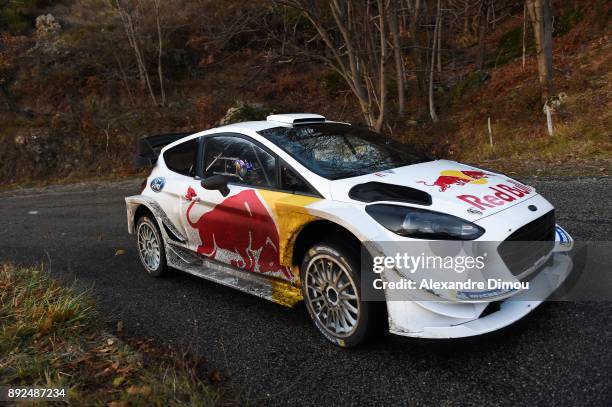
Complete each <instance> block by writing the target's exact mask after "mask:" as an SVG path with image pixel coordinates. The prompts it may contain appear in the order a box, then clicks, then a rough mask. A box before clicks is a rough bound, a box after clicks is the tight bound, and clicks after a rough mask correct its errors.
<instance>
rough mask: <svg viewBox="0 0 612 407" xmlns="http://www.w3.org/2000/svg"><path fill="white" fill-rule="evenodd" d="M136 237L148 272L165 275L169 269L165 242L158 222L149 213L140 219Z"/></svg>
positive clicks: (141, 258)
mask: <svg viewBox="0 0 612 407" xmlns="http://www.w3.org/2000/svg"><path fill="white" fill-rule="evenodd" d="M136 237H137V248H138V256H139V257H140V262H141V263H142V265H143V266H144V268H145V270H146V272H147V273H148V274H149V275H151V276H153V277H159V276H161V275H163V274H164V273H165V272H166V269H167V264H166V253H165V250H164V242H163V239H162V236H161V233H160V231H159V228H158V227H157V223H156V222H155V220H153V219H152V218H151V217H149V215H144V216H142V217H140V219H138V222H137V223H136Z"/></svg>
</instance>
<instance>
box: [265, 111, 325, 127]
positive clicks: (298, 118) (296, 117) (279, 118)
mask: <svg viewBox="0 0 612 407" xmlns="http://www.w3.org/2000/svg"><path fill="white" fill-rule="evenodd" d="M266 120H267V121H269V122H275V123H282V124H289V125H295V124H311V123H325V117H324V116H321V115H319V114H312V113H290V114H273V115H270V116H268V117H267V119H266Z"/></svg>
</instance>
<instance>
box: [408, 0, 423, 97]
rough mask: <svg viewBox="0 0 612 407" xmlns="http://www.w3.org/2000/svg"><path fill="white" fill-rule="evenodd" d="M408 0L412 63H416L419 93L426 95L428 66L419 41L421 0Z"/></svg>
mask: <svg viewBox="0 0 612 407" xmlns="http://www.w3.org/2000/svg"><path fill="white" fill-rule="evenodd" d="M411 1H412V0H407V4H408V5H409V10H410V39H411V40H412V47H411V52H410V54H411V55H410V56H411V58H412V64H413V65H414V70H415V75H416V78H417V85H418V91H419V94H421V95H425V75H426V74H425V72H426V68H425V66H424V65H426V63H425V64H424V63H423V58H422V55H421V44H420V43H419V38H418V34H419V17H420V13H421V0H414V4H412V3H411Z"/></svg>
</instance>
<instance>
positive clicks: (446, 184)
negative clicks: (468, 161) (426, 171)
mask: <svg viewBox="0 0 612 407" xmlns="http://www.w3.org/2000/svg"><path fill="white" fill-rule="evenodd" d="M489 175H490V174H487V173H486V172H483V171H471V170H466V171H457V170H445V171H442V172H440V176H439V177H438V178H437V179H436V180H435V181H434V182H433V184H428V183H426V182H425V181H418V182H419V183H420V184H425V185H427V186H430V187H433V186H437V187H438V188H439V189H440V192H444V191H446V190H447V189H449V188H450V187H451V186H452V185H465V184H486V183H487V182H488V181H487V179H486V178H487V177H488V176H489Z"/></svg>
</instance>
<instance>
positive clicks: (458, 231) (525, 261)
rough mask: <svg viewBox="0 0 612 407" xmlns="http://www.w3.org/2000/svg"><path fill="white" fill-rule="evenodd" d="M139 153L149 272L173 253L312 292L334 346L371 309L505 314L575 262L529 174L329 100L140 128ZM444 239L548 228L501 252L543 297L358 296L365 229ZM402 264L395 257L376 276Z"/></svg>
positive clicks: (438, 323)
mask: <svg viewBox="0 0 612 407" xmlns="http://www.w3.org/2000/svg"><path fill="white" fill-rule="evenodd" d="M136 161H137V164H138V165H141V166H142V165H147V164H148V165H153V170H152V171H151V174H150V176H149V177H148V179H147V180H146V181H145V182H143V185H142V191H141V193H140V195H135V196H130V197H127V198H126V203H127V217H128V229H129V232H130V233H135V234H136V236H137V248H138V253H139V255H140V260H141V262H142V264H143V266H144V268H145V270H146V271H147V273H148V274H150V275H153V276H159V275H162V274H163V273H164V272H166V271H168V269H178V270H182V271H184V272H187V273H191V274H194V275H197V276H199V277H202V278H205V279H208V280H212V281H215V282H217V283H220V284H223V285H226V286H230V287H234V288H236V289H239V290H242V291H245V292H248V293H251V294H255V295H257V296H260V297H263V298H266V299H269V300H271V301H274V302H277V303H280V304H283V305H286V306H289V307H292V306H294V305H295V304H296V303H298V302H300V301H302V300H304V302H305V305H306V307H307V309H308V311H309V314H310V316H311V317H312V319H313V321H314V323H315V325H316V326H317V328H318V329H319V330H320V331H321V333H322V334H323V335H324V336H325V337H326V338H327V339H328V340H330V341H332V342H333V343H335V344H337V345H340V346H346V347H350V346H355V345H358V344H359V343H361V342H362V341H363V340H364V339H365V338H366V337H367V336H368V335H369V334H371V333H372V332H373V331H376V330H377V329H380V328H377V327H376V325H378V324H384V325H385V326H386V327H387V328H388V329H389V331H390V332H392V333H394V334H398V335H404V336H414V337H424V338H456V337H465V336H471V335H479V334H483V333H486V332H490V331H493V330H496V329H499V328H502V327H504V326H507V325H509V324H511V323H513V322H514V321H517V320H518V319H520V318H522V317H523V316H525V315H526V314H528V313H529V312H530V311H532V310H533V309H534V308H535V307H536V306H538V305H539V304H540V303H541V302H542V301H543V300H544V299H545V298H547V297H548V296H549V295H550V294H551V293H552V292H553V291H555V289H556V288H557V287H558V286H559V285H561V283H562V282H563V280H564V279H565V278H566V277H567V275H568V273H569V272H570V270H571V267H572V262H571V259H570V257H569V255H568V253H567V251H568V250H569V248H571V244H572V243H571V242H572V240H571V237H570V236H569V235H568V234H567V233H566V232H565V231H564V230H563V229H561V228H560V227H559V226H557V225H556V224H555V216H554V209H553V206H552V205H551V204H550V203H549V202H548V201H547V200H546V199H544V198H543V197H542V196H540V195H539V194H537V193H536V191H535V190H534V189H533V188H532V187H529V186H526V185H524V184H522V183H520V182H518V181H516V180H513V179H510V178H508V177H506V176H504V175H501V174H496V173H493V172H491V171H488V170H482V169H478V168H474V167H471V166H468V165H464V164H460V163H457V162H454V161H447V160H434V159H431V158H426V157H422V156H419V155H417V154H415V153H414V151H412V150H411V149H410V148H409V147H407V146H405V145H401V144H398V143H396V142H393V141H391V140H388V139H386V138H385V137H384V136H382V135H379V134H375V133H372V132H370V131H368V130H365V129H361V128H357V127H353V126H351V125H349V124H346V123H339V122H332V121H329V120H326V119H325V118H324V117H323V116H320V115H315V114H286V115H272V116H269V117H268V118H267V120H266V121H256V122H246V123H237V124H232V125H229V126H224V127H218V128H215V129H211V130H206V131H202V132H199V133H195V134H174V135H160V136H151V137H146V138H143V139H142V140H140V142H139V151H138V154H137V156H136ZM440 240H445V241H446V240H449V241H460V242H468V241H476V242H480V241H483V242H485V241H488V242H498V243H499V244H500V245H502V244H503V243H504V242H506V241H542V242H549V243H550V244H549V245H548V243H547V244H546V245H545V246H544V247H545V250H542V249H538V250H529V248H527V249H525V250H523V251H522V252H521V253H518V257H519V258H518V262H517V253H516V251H515V252H514V253H510V254H508V255H507V256H506V257H504V256H505V255H504V253H502V251H501V250H500V251H499V256H500V259H501V260H500V263H498V264H499V267H500V268H501V269H504V270H505V271H507V272H509V273H511V275H513V276H515V277H516V278H517V280H524V279H529V281H530V283H531V288H532V290H535V291H537V292H538V296H537V298H534V296H533V295H527V293H525V290H514V291H510V292H508V291H505V292H504V293H502V294H503V295H502V294H500V293H496V296H492V297H486V296H485V297H479V298H476V299H471V300H470V299H469V298H467V299H466V298H463V300H459V299H457V298H455V300H453V299H452V298H450V299H449V298H448V297H447V296H442V295H438V294H437V293H436V292H435V291H432V290H423V292H420V293H418V294H419V295H416V296H413V295H412V294H411V292H409V291H406V292H405V293H400V294H399V298H398V295H397V294H395V295H394V296H393V298H391V296H390V295H383V297H382V299H383V301H374V300H370V299H369V298H364V293H363V287H362V281H366V280H368V281H369V275H368V276H366V275H364V273H372V269H368V268H367V267H366V268H363V269H362V265H361V263H362V261H361V255H360V248H361V247H364V244H365V243H367V247H368V249H367V250H368V251H369V254H370V255H371V256H376V255H378V254H381V253H382V254H385V253H386V250H387V249H385V246H384V244H382V243H381V244H380V245H379V244H378V243H377V242H397V243H410V242H430V241H440ZM404 274H405V272H403V271H402V270H400V269H396V268H393V267H392V268H389V269H385V271H384V272H383V273H382V276H381V277H382V280H384V281H386V282H393V281H399V280H401V279H402V278H404V277H406V276H405V275H404ZM551 276H552V277H554V278H552V277H551ZM366 277H367V278H366ZM551 281H552V283H551ZM530 291H531V290H530ZM383 294H384V293H383Z"/></svg>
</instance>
